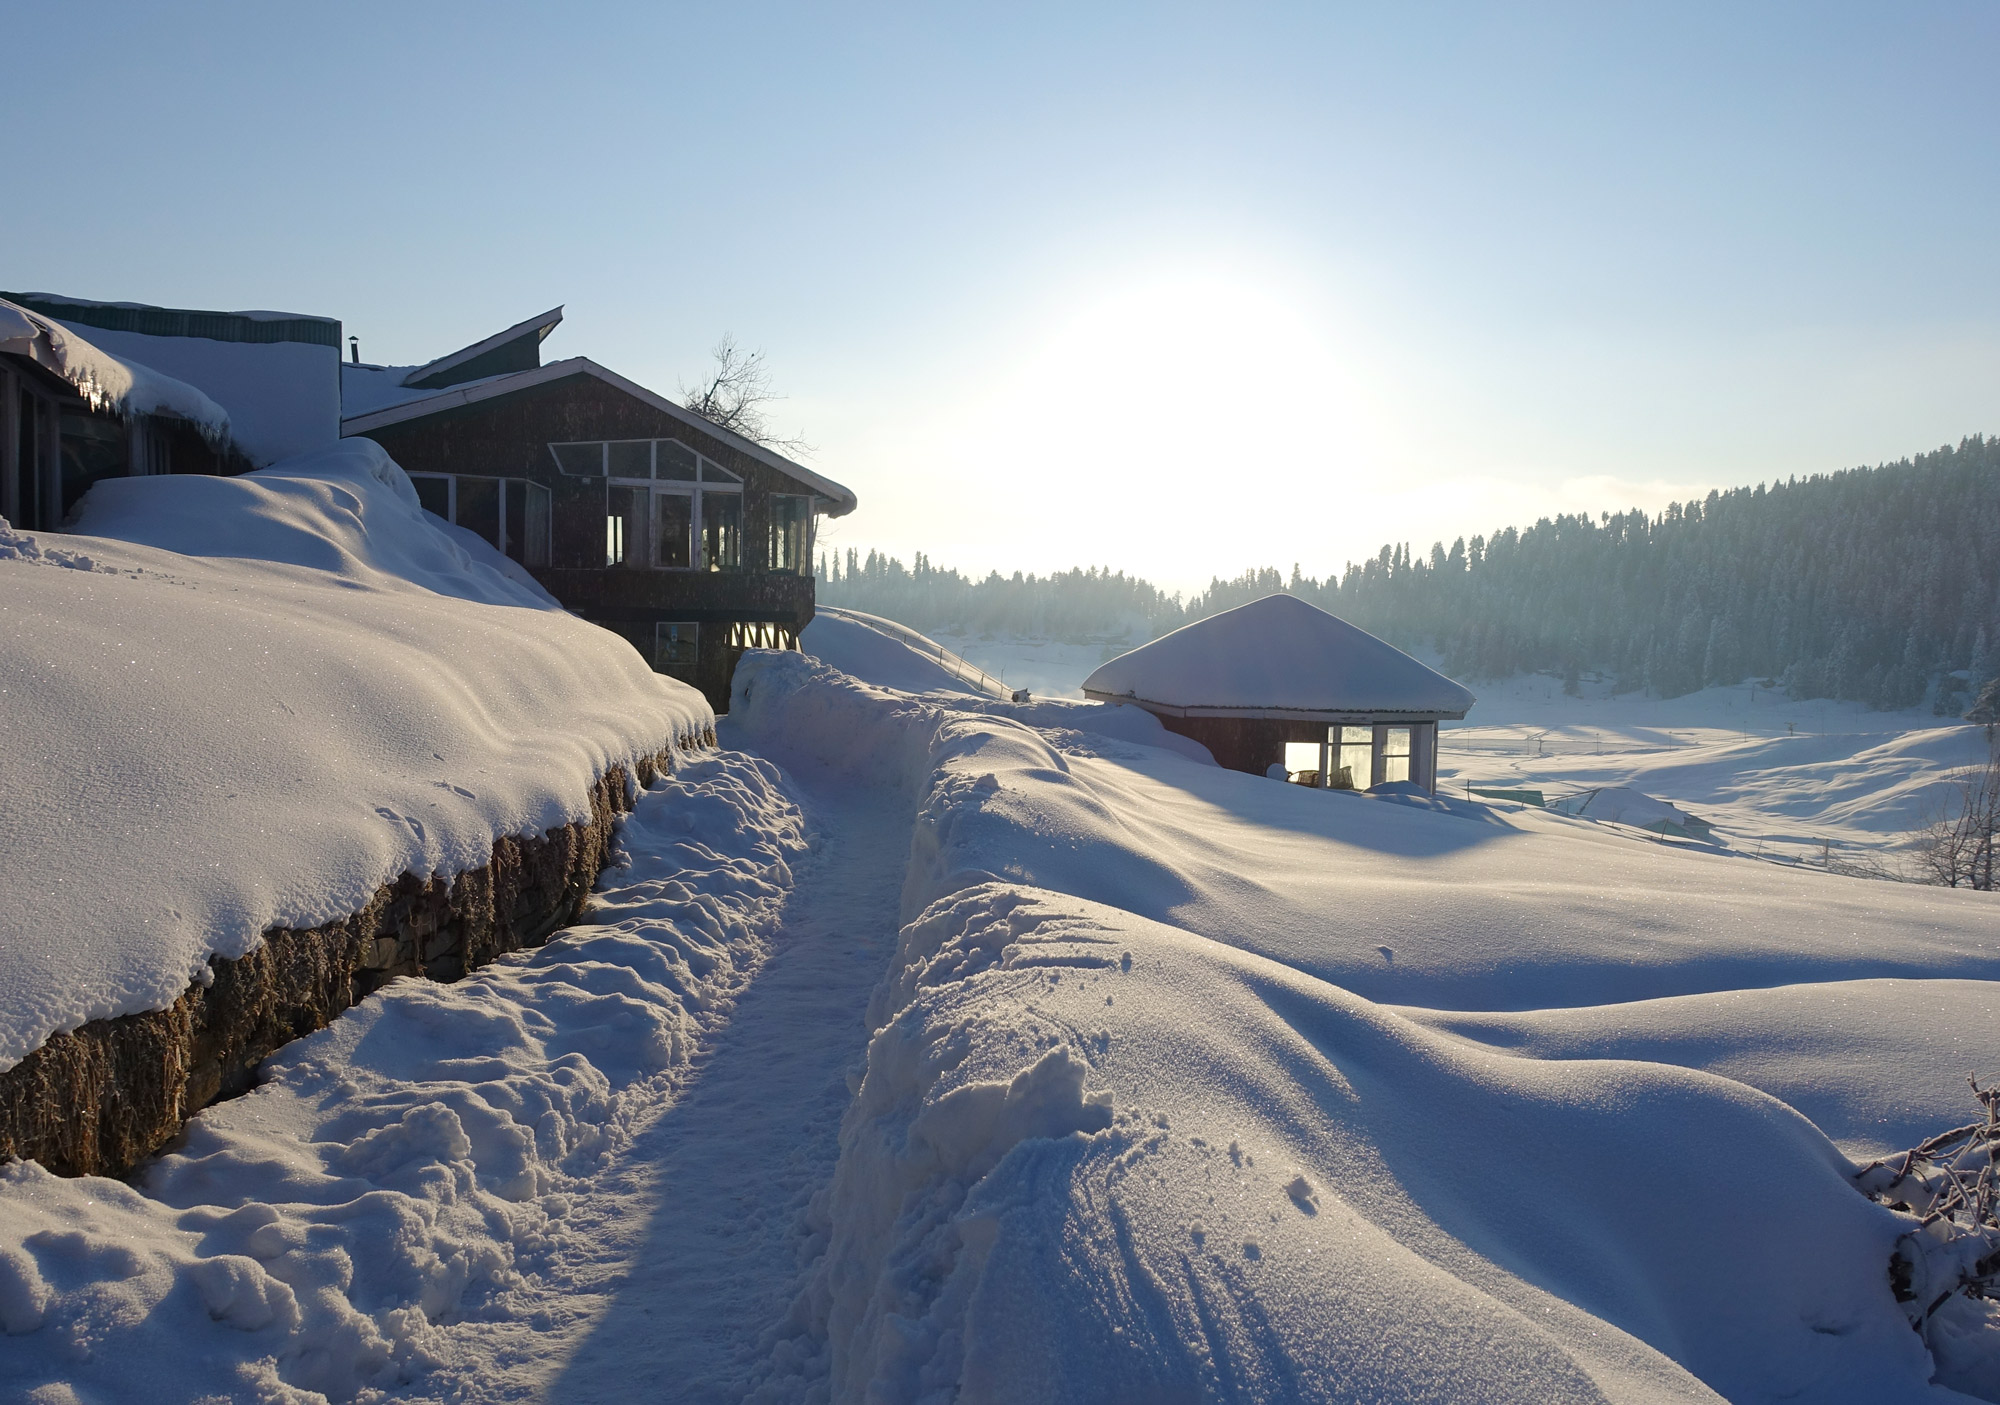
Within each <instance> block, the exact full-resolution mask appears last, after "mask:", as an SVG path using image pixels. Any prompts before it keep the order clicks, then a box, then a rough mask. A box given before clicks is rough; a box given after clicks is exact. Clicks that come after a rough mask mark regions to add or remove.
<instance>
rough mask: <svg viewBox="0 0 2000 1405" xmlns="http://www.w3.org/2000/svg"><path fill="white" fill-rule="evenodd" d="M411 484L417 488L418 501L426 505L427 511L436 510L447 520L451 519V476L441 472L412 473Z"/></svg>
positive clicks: (425, 509)
mask: <svg viewBox="0 0 2000 1405" xmlns="http://www.w3.org/2000/svg"><path fill="white" fill-rule="evenodd" d="M410 486H412V487H413V488H415V489H416V490H417V501H418V502H420V503H422V504H423V505H424V511H425V512H435V513H436V514H437V515H438V516H440V517H442V518H443V519H444V520H445V521H447V522H449V521H451V479H450V478H448V477H446V476H445V475H443V474H441V473H438V474H431V473H412V474H411V475H410Z"/></svg>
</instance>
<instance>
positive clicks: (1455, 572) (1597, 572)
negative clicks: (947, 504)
mask: <svg viewBox="0 0 2000 1405" xmlns="http://www.w3.org/2000/svg"><path fill="white" fill-rule="evenodd" d="M819 575H820V584H819V598H820V600H821V601H822V602H823V603H825V604H829V605H844V606H848V607H850V608H852V609H857V610H866V611H868V612H870V613H873V614H879V615H885V616H888V617H889V618H892V619H896V620H900V621H901V622H903V623H904V624H907V625H909V626H911V627H912V628H915V629H920V630H925V631H930V632H943V633H959V634H964V633H971V634H1011V635H1021V636H1037V637H1043V638H1055V639H1102V640H1106V641H1111V640H1117V639H1132V640H1135V641H1136V640H1141V639H1145V638H1150V637H1154V636H1157V635H1159V634H1163V633H1165V632H1167V631H1168V630H1170V629H1174V628H1177V627H1179V626H1180V625H1183V624H1187V623H1189V622H1191V621H1193V620H1197V619H1201V618H1203V617H1205V616H1207V615H1212V614H1216V613H1218V612H1220V611H1222V610H1227V609H1231V608H1233V607H1235V606H1237V605H1241V604H1244V603H1246V602H1248V601H1250V600H1254V599H1257V598H1258V597H1260V596H1263V595H1268V594H1270V593H1272V592H1274V591H1287V592H1289V593H1291V594H1293V595H1296V596H1299V597H1300V598H1302V599H1305V600H1309V601H1311V602H1312V603H1313V604H1315V605H1318V606H1320V607H1321V608H1323V609H1326V610H1329V611H1331V612H1333V613H1334V614H1337V615H1340V616H1341V617H1342V618H1344V619H1348V620H1351V621H1353V622H1354V623H1355V624H1358V625H1360V626H1362V627H1363V628H1364V629H1368V630H1370V631H1372V632H1374V633H1376V634H1378V635H1380V636H1381V637H1383V638H1384V639H1387V640H1389V641H1390V642H1391V643H1394V644H1397V645H1400V646H1401V647H1403V648H1427V649H1430V650H1433V651H1435V653H1436V654H1437V655H1438V656H1439V657H1440V658H1441V659H1442V661H1443V667H1444V668H1445V670H1446V671H1447V672H1450V673H1453V674H1455V675H1458V676H1460V677H1464V678H1468V679H1483V678H1497V677H1505V676H1508V675H1511V674H1515V673H1525V672H1543V673H1550V674H1559V675H1561V676H1562V677H1563V678H1564V680H1565V683H1566V685H1567V686H1568V687H1570V688H1571V689H1574V688H1575V687H1576V686H1577V685H1578V680H1579V679H1580V678H1581V676H1582V675H1584V674H1585V673H1596V674H1599V675H1607V676H1609V677H1610V678H1611V679H1612V680H1613V687H1614V689H1615V690H1617V691H1621V692H1622V691H1631V690H1638V689H1645V690H1648V691H1650V692H1652V693H1654V694H1656V695H1658V696H1661V697H1676V696H1679V695H1681V694H1683V693H1689V692H1693V691H1694V690H1696V689H1698V688H1702V687H1705V686H1708V685H1710V684H1715V683H1735V682H1740V681H1741V680H1743V679H1745V678H1759V679H1768V680H1771V681H1772V682H1773V683H1774V684H1775V685H1777V686H1781V687H1783V688H1785V689H1786V690H1787V691H1788V692H1789V693H1790V694H1791V695H1792V696H1793V697H1795V698H1838V699H1843V700H1858V701H1861V702H1865V703H1867V704H1869V705H1870V706H1873V707H1878V708H1907V707H1913V706H1916V705H1918V704H1920V703H1922V702H1924V701H1925V700H1926V699H1928V700H1930V701H1931V703H1932V705H1933V708H1934V710H1935V711H1937V712H1938V713H1939V714H1940V715H1943V714H1950V713H1957V712H1959V711H1961V710H1963V708H1964V707H1965V706H1966V704H1967V702H1969V701H1970V700H1971V696H1972V695H1973V694H1974V693H1976V692H1977V691H1978V686H1979V684H1981V683H1982V682H1984V681H1985V680H1988V679H1990V678H1992V677H1994V676H1995V675H1996V674H2000V439H1995V440H1990V441H1989V440H1987V439H1985V438H1983V437H1974V438H1970V439H1967V440H1964V441H1963V442H1961V443H1960V444H1958V445H1957V446H1956V447H1949V446H1948V447H1945V448H1941V449H1939V450H1937V451H1936V452H1934V453H1928V454H1921V455H1918V456H1917V457H1915V458H1912V459H1905V460H1903V461H1901V462H1899V463H1893V464H1884V465H1882V466H1880V467H1876V468H1856V469H1849V470H1845V471H1843V472H1837V473H1826V474H1814V475H1812V476H1810V477H1806V478H1790V479H1787V480H1785V481H1783V482H1778V483H1771V484H1759V485H1757V486H1756V487H1754V488H1734V489H1731V490H1729V491H1727V492H1711V493H1710V494H1709V495H1708V496H1707V498H1706V499H1703V500H1699V501H1690V502H1685V503H1674V504H1671V505H1670V506H1668V508H1667V509H1666V510H1665V511H1664V512H1661V513H1658V514H1656V515H1651V516H1649V515H1648V514H1646V513H1644V512H1641V511H1637V510H1634V511H1629V512H1620V513H1605V514H1602V515H1600V516H1599V517H1598V518H1597V519H1596V520H1592V519H1591V518H1590V517H1589V516H1588V515H1577V516H1558V517H1555V518H1553V519H1551V518H1543V519H1542V520H1541V521H1538V522H1536V523H1535V524H1534V525H1532V526H1529V527H1518V528H1517V527H1506V528H1503V529H1502V530H1500V531H1496V532H1494V533H1493V534H1492V535H1491V536H1483V537H1482V536H1475V537H1473V538H1472V539H1471V540H1470V541H1467V540H1464V539H1463V538H1461V539H1460V540H1457V541H1454V542H1453V543H1451V545H1450V546H1446V545H1445V544H1444V543H1442V542H1439V543H1436V544H1434V545H1433V546H1432V547H1431V549H1430V551H1429V553H1428V554H1427V555H1420V554H1417V553H1414V552H1412V551H1411V550H1410V547H1409V546H1408V544H1402V545H1387V546H1384V547H1383V548H1382V549H1381V551H1380V552H1378V553H1377V554H1376V555H1375V556H1374V557H1372V558H1370V559H1369V560H1367V561H1363V562H1359V563H1354V562H1350V563H1348V564H1347V566H1346V568H1345V569H1344V570H1342V571H1340V572H1338V573H1329V574H1328V575H1326V576H1325V577H1324V578H1316V577H1313V576H1309V575H1306V574H1305V573H1304V572H1303V571H1302V570H1301V569H1300V567H1299V566H1297V565H1294V566H1293V567H1292V571H1291V574H1290V575H1289V576H1286V575H1284V574H1282V573H1281V572H1279V571H1278V570H1276V569H1273V568H1269V567H1266V568H1262V569H1258V570H1252V571H1246V572H1245V573H1244V574H1242V575H1240V576H1238V577H1236V578H1234V579H1232V580H1222V579H1219V578H1218V579H1215V580H1212V581H1211V582H1210V584H1209V586H1208V588H1207V589H1205V590H1203V591H1201V592H1200V593H1199V594H1197V595H1195V596H1194V597H1193V598H1192V599H1184V598H1183V597H1181V596H1180V595H1178V594H1168V593H1166V592H1163V591H1161V590H1159V589H1157V588H1156V587H1154V586H1153V585H1151V584H1149V583H1148V582H1146V581H1144V580H1140V579H1138V578H1136V577H1132V576H1127V575H1125V574H1124V573H1123V572H1118V571H1111V570H1108V569H1097V568H1090V569H1077V570H1071V571H1065V572H1057V573H1054V574H1051V575H1048V576H1034V575H1028V576H1023V575H1021V574H1020V573H1019V572H1016V573H1015V574H1014V575H1012V576H1002V575H1000V574H999V573H997V572H995V573H993V574H991V575H989V576H987V577H986V578H985V579H984V580H973V579H969V578H967V577H966V576H964V575H962V574H960V573H959V572H958V571H956V570H952V569H949V568H939V567H936V566H934V565H932V564H931V562H930V560H929V559H928V558H927V557H925V556H924V555H922V554H921V553H919V554H917V556H916V557H915V564H914V565H912V566H907V567H906V566H905V565H904V564H903V563H902V562H901V561H900V560H896V559H893V558H890V557H887V556H884V555H882V554H881V553H878V552H874V551H870V552H869V553H867V555H866V556H865V557H864V556H861V555H860V554H859V553H858V552H855V551H853V550H849V551H848V552H847V553H845V558H844V559H842V557H841V556H839V555H837V554H836V555H830V556H822V558H821V561H820V572H819Z"/></svg>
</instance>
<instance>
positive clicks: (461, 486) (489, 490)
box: [457, 474, 500, 548]
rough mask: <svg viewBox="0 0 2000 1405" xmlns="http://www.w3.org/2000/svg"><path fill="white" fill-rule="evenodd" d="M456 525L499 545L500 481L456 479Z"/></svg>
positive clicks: (495, 479) (462, 477) (492, 479)
mask: <svg viewBox="0 0 2000 1405" xmlns="http://www.w3.org/2000/svg"><path fill="white" fill-rule="evenodd" d="M457 507H458V525H459V526H461V527H464V528H466V529H467V530H469V531H474V532H477V533H479V535H480V536H482V537H484V538H486V540H487V541H489V542H491V543H492V544H493V545H494V546H495V547H496V548H497V547H498V546H499V545H500V480H499V479H497V478H469V477H467V476H466V475H464V474H460V475H459V477H458V503H457Z"/></svg>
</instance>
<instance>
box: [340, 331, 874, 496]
mask: <svg viewBox="0 0 2000 1405" xmlns="http://www.w3.org/2000/svg"><path fill="white" fill-rule="evenodd" d="M571 376H594V377H595V378H596V379H598V380H600V381H603V382H604V383H605V384H606V385H609V386H612V387H614V388H616V389H618V390H622V391H624V392H625V393H626V394H627V395H629V396H631V397H632V398H633V399H635V400H639V401H642V402H644V403H645V404H647V405H650V406H651V407H652V408H654V409H655V410H658V411H660V413H662V414H664V415H667V416H669V417H671V418H673V419H676V420H679V421H680V422H681V423H683V424H685V425H686V426H687V427H688V428H690V429H693V430H698V431H699V432H701V433H703V434H706V435H708V436H709V437H710V438H713V439H719V440H721V441H722V442H723V443H724V444H727V445H728V446H729V447H730V448H732V449H735V450H736V451H738V452H739V453H742V454H746V455H748V456H749V457H751V458H753V459H755V460H757V462H759V463H761V464H763V465H764V466H765V467H767V468H773V469H776V470H777V471H778V472H780V473H782V474H784V475H785V476H786V477H788V478H796V479H797V480H798V481H799V482H801V483H803V484H805V485H806V486H807V487H809V488H811V489H812V490H813V492H814V494H815V495H816V496H818V497H822V498H824V499H826V503H827V506H826V514H827V516H829V517H845V516H846V515H847V514H848V513H850V512H852V511H854V508H855V505H856V502H857V499H856V498H855V496H854V490H853V489H852V488H848V487H844V486H842V485H841V484H839V483H836V482H834V481H833V480H832V479H831V478H827V477H823V476H822V475H820V474H817V473H815V472H813V471H812V470H811V469H809V468H807V467H806V466H805V465H804V464H802V463H796V462H794V461H793V460H791V459H788V458H786V457H785V456H784V455H783V454H780V453H778V452H776V451H775V450H772V449H767V448H765V447H764V446H763V445H762V444H759V443H757V442H756V441H755V440H751V439H745V438H744V437H743V436H742V435H740V434H737V433H736V432H734V431H733V430H727V429H724V428H723V427H722V426H721V425H719V424H716V423H714V422H713V421H711V420H705V419H703V418H702V417H701V416H700V415H697V414H696V413H695V412H694V411H692V410H690V409H688V408H687V407H686V406H684V405H676V404H675V403H674V402H673V401H671V400H669V399H667V397H666V396H664V395H660V394H657V393H655V392H653V391H650V390H648V389H646V387H645V386H643V385H640V384H639V383H638V382H636V381H628V380H626V379H625V377H623V376H621V375H619V374H618V373H617V372H616V371H612V370H607V369H606V368H605V367H603V366H600V365H598V364H597V363H596V362H595V361H592V360H591V359H590V358H589V357H587V356H572V357H570V358H569V359H568V360H567V361H551V362H550V363H549V364H548V365H546V366H542V367H538V368H537V369H535V370H532V371H516V372H515V373H513V374H512V375H505V376H495V377H493V379H491V380H484V381H474V382H471V383H469V384H467V385H459V386H453V387H452V388H451V389H449V390H443V391H440V392H438V393H437V394H436V395H427V396H425V397H424V398H423V399H421V400H407V401H405V402H403V403H402V404H400V405H390V406H387V407H385V408H383V409H380V410H372V411H370V412H369V413H368V414H365V415H356V416H354V418H352V419H346V420H342V421H341V422H340V434H341V437H342V438H344V439H345V438H351V437H353V436H354V435H357V434H366V433H368V432H369V431H370V430H375V429H385V428H387V427H388V426H389V425H392V424H404V423H407V422H408V421H410V420H420V419H427V418H429V417H430V416H432V415H436V414H441V413H443V412H444V411H446V410H456V409H460V408H462V407H464V406H466V405H476V404H478V403H479V402H480V401H482V400H493V399H497V398H498V397H500V396H502V395H512V394H514V393H515V392H516V391H521V390H532V389H534V388H535V387H536V386H541V385H548V384H551V383H552V382H555V381H560V380H568V379H569V378H570V377H571Z"/></svg>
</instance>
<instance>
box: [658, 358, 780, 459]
mask: <svg viewBox="0 0 2000 1405" xmlns="http://www.w3.org/2000/svg"><path fill="white" fill-rule="evenodd" d="M711 354H712V355H713V356H714V357H715V369H714V370H713V371H712V372H711V373H710V374H709V376H708V379H707V380H705V381H703V382H701V383H700V384H699V385H695V386H692V387H690V386H689V385H688V384H687V382H686V381H682V382H681V387H680V390H681V403H682V404H683V405H685V406H686V407H687V408H688V409H690V410H692V411H694V412H695V413H696V414H697V415H700V416H701V417H702V418H703V419H705V420H707V421H709V423H711V424H716V425H720V426H721V427H722V428H724V429H727V430H730V431H731V432H733V433H736V434H740V435H742V436H743V437H744V438H745V439H748V440H750V441H752V442H753V443H757V444H762V445H764V446H765V447H766V448H770V449H783V450H785V451H787V452H788V453H802V454H809V453H811V452H812V447H813V446H812V445H810V444H808V443H806V441H805V440H803V439H786V438H782V437H780V436H779V435H776V434H773V433H772V432H771V430H770V426H769V424H768V422H767V421H766V420H765V418H764V406H766V405H768V404H770V403H771V402H773V401H775V400H782V399H784V398H785V397H784V396H782V395H779V394H777V393H776V392H775V391H773V390H772V389H771V373H770V372H769V371H768V370H767V369H766V368H765V366H764V353H763V352H761V351H747V352H746V351H744V350H743V349H742V348H741V347H739V346H738V345H737V344H736V338H734V337H732V336H730V335H729V334H728V333H726V332H725V333H724V334H723V336H722V340H720V341H718V342H717V343H716V344H715V347H714V350H713V352H712V353H711Z"/></svg>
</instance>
